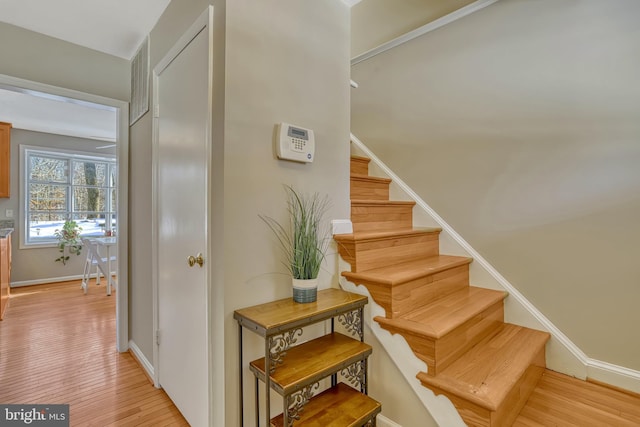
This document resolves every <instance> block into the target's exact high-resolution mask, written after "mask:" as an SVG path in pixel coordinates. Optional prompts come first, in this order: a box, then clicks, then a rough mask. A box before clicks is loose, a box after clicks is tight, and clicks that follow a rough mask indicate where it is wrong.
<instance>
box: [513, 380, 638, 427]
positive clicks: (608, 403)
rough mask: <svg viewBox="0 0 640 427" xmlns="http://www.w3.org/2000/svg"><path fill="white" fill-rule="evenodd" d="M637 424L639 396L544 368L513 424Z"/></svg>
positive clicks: (517, 426)
mask: <svg viewBox="0 0 640 427" xmlns="http://www.w3.org/2000/svg"><path fill="white" fill-rule="evenodd" d="M639 425H640V396H638V395H636V394H633V393H625V392H621V391H617V390H613V389H610V388H607V387H603V386H600V385H597V384H592V383H589V382H585V381H580V380H577V379H575V378H571V377H569V376H566V375H562V374H558V373H556V372H553V371H549V370H547V371H545V373H544V374H543V375H542V378H541V379H540V381H539V382H538V386H537V387H536V388H535V390H534V391H533V394H532V395H531V397H529V400H528V401H527V404H526V405H525V406H524V408H522V411H520V415H519V416H518V418H517V419H516V421H515V423H514V424H513V426H514V427H533V426H562V427H564V426H567V427H569V426H576V427H601V426H616V427H622V426H626V427H632V426H639Z"/></svg>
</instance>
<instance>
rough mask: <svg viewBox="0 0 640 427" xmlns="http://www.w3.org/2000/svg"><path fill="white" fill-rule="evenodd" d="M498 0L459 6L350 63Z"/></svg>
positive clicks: (486, 0)
mask: <svg viewBox="0 0 640 427" xmlns="http://www.w3.org/2000/svg"><path fill="white" fill-rule="evenodd" d="M497 1H498V0H477V1H475V2H473V3H471V4H468V5H466V6H465V7H463V8H460V9H458V10H456V11H454V12H451V13H450V14H448V15H445V16H443V17H441V18H438V19H436V20H435V21H431V22H429V23H428V24H425V25H423V26H422V27H419V28H416V29H415V30H412V31H409V32H408V33H406V34H403V35H401V36H400V37H396V38H395V39H393V40H390V41H388V42H386V43H383V44H381V45H380V46H378V47H375V48H373V49H371V50H368V51H367V52H364V53H362V54H360V55H358V56H354V57H353V58H351V65H356V64H357V63H359V62H362V61H366V60H367V59H369V58H373V57H374V56H376V55H379V54H381V53H382V52H386V51H387V50H389V49H393V48H394V47H398V46H400V45H401V44H403V43H406V42H408V41H411V40H413V39H415V38H418V37H420V36H423V35H425V34H427V33H428V32H430V31H433V30H437V29H438V28H440V27H442V26H444V25H447V24H450V23H452V22H453V21H457V20H458V19H460V18H464V17H465V16H467V15H469V14H471V13H473V12H477V11H478V10H480V9H484V8H485V7H487V6H489V5H491V4H493V3H495V2H497Z"/></svg>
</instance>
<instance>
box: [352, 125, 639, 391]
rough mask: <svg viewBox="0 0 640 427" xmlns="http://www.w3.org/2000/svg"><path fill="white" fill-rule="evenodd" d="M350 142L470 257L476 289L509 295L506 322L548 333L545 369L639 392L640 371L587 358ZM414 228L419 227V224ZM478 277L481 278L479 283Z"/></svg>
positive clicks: (390, 173) (375, 159)
mask: <svg viewBox="0 0 640 427" xmlns="http://www.w3.org/2000/svg"><path fill="white" fill-rule="evenodd" d="M351 143H352V146H354V147H355V148H356V150H357V151H359V154H360V155H362V156H365V157H368V158H369V159H371V162H370V163H369V165H370V166H372V165H375V167H376V168H378V169H380V171H381V172H382V173H383V174H385V175H386V177H387V178H391V179H392V184H391V185H392V186H394V188H397V189H399V191H400V192H402V193H403V194H404V195H406V197H407V198H408V200H413V201H415V202H416V206H415V207H416V212H417V211H418V210H420V211H421V212H422V213H423V214H424V215H426V216H428V217H429V218H430V219H431V220H432V221H435V222H436V223H437V224H438V226H439V227H441V228H442V233H441V234H440V237H441V244H442V242H443V241H444V240H445V239H448V240H449V241H450V242H451V243H452V244H454V245H456V246H457V248H458V252H459V253H460V254H461V255H466V256H469V257H471V258H473V260H474V261H473V263H472V265H471V270H470V275H471V280H472V281H473V282H475V283H477V284H478V285H479V286H483V287H488V288H492V289H498V290H505V291H507V292H508V293H509V298H507V300H506V301H505V322H510V323H514V324H516V325H521V326H526V327H529V328H533V329H540V330H543V331H547V332H549V333H550V334H551V340H550V342H549V343H548V344H547V355H546V359H547V368H549V369H551V370H553V371H556V372H560V373H563V374H567V375H570V376H574V377H577V378H580V379H586V378H587V377H589V378H592V379H595V380H598V381H601V382H604V383H606V384H610V385H613V386H616V387H620V388H623V389H626V390H631V391H634V392H636V393H640V371H636V370H633V369H629V368H625V367H622V366H617V365H613V364H610V363H608V362H603V361H599V360H596V359H592V358H590V357H588V356H587V355H586V354H585V353H584V352H583V351H582V350H581V349H580V348H578V346H577V345H575V344H574V343H573V342H572V341H571V340H570V339H569V338H568V337H567V336H566V335H565V334H564V333H562V331H560V329H558V328H557V327H556V326H555V325H554V324H553V323H552V322H551V321H550V320H549V319H548V318H547V317H546V316H545V315H543V314H542V313H541V312H540V311H539V310H538V309H537V308H536V307H535V306H534V305H533V304H532V303H531V302H530V301H529V300H527V299H526V298H525V297H524V295H522V294H521V293H520V292H519V291H518V290H517V289H516V288H515V287H514V286H513V285H512V284H511V283H509V281H507V279H505V278H504V277H503V276H502V275H501V274H500V273H499V272H498V271H497V270H496V269H495V268H494V267H493V266H492V265H491V264H490V263H489V262H488V261H487V260H486V259H484V258H483V257H482V256H481V255H480V254H479V253H478V252H477V251H476V250H475V249H473V247H471V245H470V244H469V243H468V242H467V241H466V240H464V239H463V238H462V237H461V236H460V235H459V234H458V233H457V232H456V231H455V230H454V229H453V228H452V227H451V226H450V225H449V224H448V223H447V222H445V220H444V219H442V218H441V217H440V216H439V215H438V214H437V213H436V212H435V211H434V210H433V209H432V208H431V207H430V206H429V205H428V204H427V203H426V202H425V201H424V200H422V199H421V198H420V196H418V195H417V194H416V193H415V192H414V191H413V190H411V188H410V187H409V186H408V185H407V184H406V183H404V182H403V181H402V180H401V179H400V178H399V177H398V176H397V175H395V174H394V173H393V171H392V170H391V169H390V168H389V167H388V166H386V165H385V164H384V163H383V162H382V161H381V160H380V159H379V158H378V157H376V155H375V154H373V152H372V151H371V150H369V148H367V147H366V145H365V144H364V143H363V142H362V141H360V140H359V139H358V138H357V137H356V136H355V135H353V134H351ZM416 217H417V215H415V214H414V223H415V221H416ZM414 225H417V226H420V225H421V224H414ZM341 271H342V270H341ZM474 278H475V279H476V280H474ZM478 278H480V279H479V280H478ZM487 281H488V282H489V283H487ZM383 315H384V313H383ZM416 373H417V371H416ZM414 375H415V373H414Z"/></svg>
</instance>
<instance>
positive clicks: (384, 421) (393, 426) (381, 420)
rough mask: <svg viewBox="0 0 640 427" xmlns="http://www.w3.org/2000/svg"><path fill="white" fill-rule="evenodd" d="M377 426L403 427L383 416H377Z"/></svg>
mask: <svg viewBox="0 0 640 427" xmlns="http://www.w3.org/2000/svg"><path fill="white" fill-rule="evenodd" d="M376 425H377V426H378V427H402V426H401V425H400V424H398V423H396V422H393V421H391V420H390V419H389V418H387V417H385V416H384V415H382V414H378V415H377V416H376Z"/></svg>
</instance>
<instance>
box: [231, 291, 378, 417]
mask: <svg viewBox="0 0 640 427" xmlns="http://www.w3.org/2000/svg"><path fill="white" fill-rule="evenodd" d="M367 302H368V301H367V297H365V296H362V295H358V294H354V293H350V292H345V291H342V290H340V289H333V288H332V289H325V290H322V291H319V292H318V298H317V301H316V302H313V303H306V304H300V303H296V302H294V301H293V299H292V298H286V299H282V300H278V301H274V302H270V303H267V304H260V305H256V306H253V307H248V308H243V309H240V310H236V311H235V312H234V315H233V317H234V319H236V321H237V322H238V324H239V325H240V327H239V328H238V330H239V333H238V334H239V336H238V343H239V362H240V420H241V425H244V409H243V402H244V390H243V374H242V373H243V370H244V369H243V368H244V366H243V361H242V330H243V329H244V328H246V329H248V330H250V331H252V332H254V333H256V334H258V335H260V336H262V337H264V339H265V348H264V354H265V357H263V358H260V359H257V360H254V361H252V362H250V364H249V369H250V370H251V372H252V373H253V374H254V376H255V402H256V426H259V425H260V423H259V421H260V408H259V406H260V405H259V400H260V399H259V390H258V389H259V387H258V385H259V384H258V382H259V381H264V383H265V386H266V387H265V389H266V390H267V391H266V396H265V397H266V405H265V406H266V408H265V412H266V425H267V426H278V427H280V426H282V427H291V426H293V425H294V423H295V425H296V426H303V425H305V424H311V425H322V426H326V427H328V426H336V427H337V426H340V427H345V426H363V425H375V417H376V415H377V414H378V413H379V412H380V410H381V405H380V403H378V402H376V401H375V400H373V399H371V398H370V397H369V396H367V367H368V365H367V358H368V357H369V355H370V354H371V351H372V350H371V346H369V345H368V344H365V343H364V323H363V319H364V306H365V304H366V303H367ZM335 318H337V319H338V321H339V322H340V323H341V324H342V325H343V326H344V327H345V329H346V330H347V331H348V332H349V333H351V334H352V335H356V336H357V339H354V338H351V337H347V336H346V335H343V334H340V333H338V332H335V331H334V321H335ZM328 319H331V333H329V334H326V335H324V336H321V337H319V338H316V339H314V340H311V341H307V342H305V343H303V344H299V345H295V344H296V342H297V341H298V338H300V337H301V336H302V333H303V329H302V328H303V327H304V326H308V325H311V324H313V323H317V322H321V321H324V320H328ZM266 372H269V373H270V375H265V373H266ZM339 372H340V373H341V374H342V376H343V377H344V378H345V379H347V381H348V382H349V383H351V384H352V385H353V386H355V387H357V389H354V388H352V387H350V386H348V385H345V384H344V383H338V382H337V375H338V373H339ZM328 377H330V378H331V387H330V388H328V389H327V390H325V391H323V392H322V393H320V394H318V395H317V396H314V394H315V392H316V391H318V389H319V388H320V380H322V379H323V378H328ZM270 390H274V391H275V392H277V393H278V394H280V395H281V396H282V397H283V411H282V414H281V415H279V416H277V417H275V418H273V419H272V418H271V415H270Z"/></svg>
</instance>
